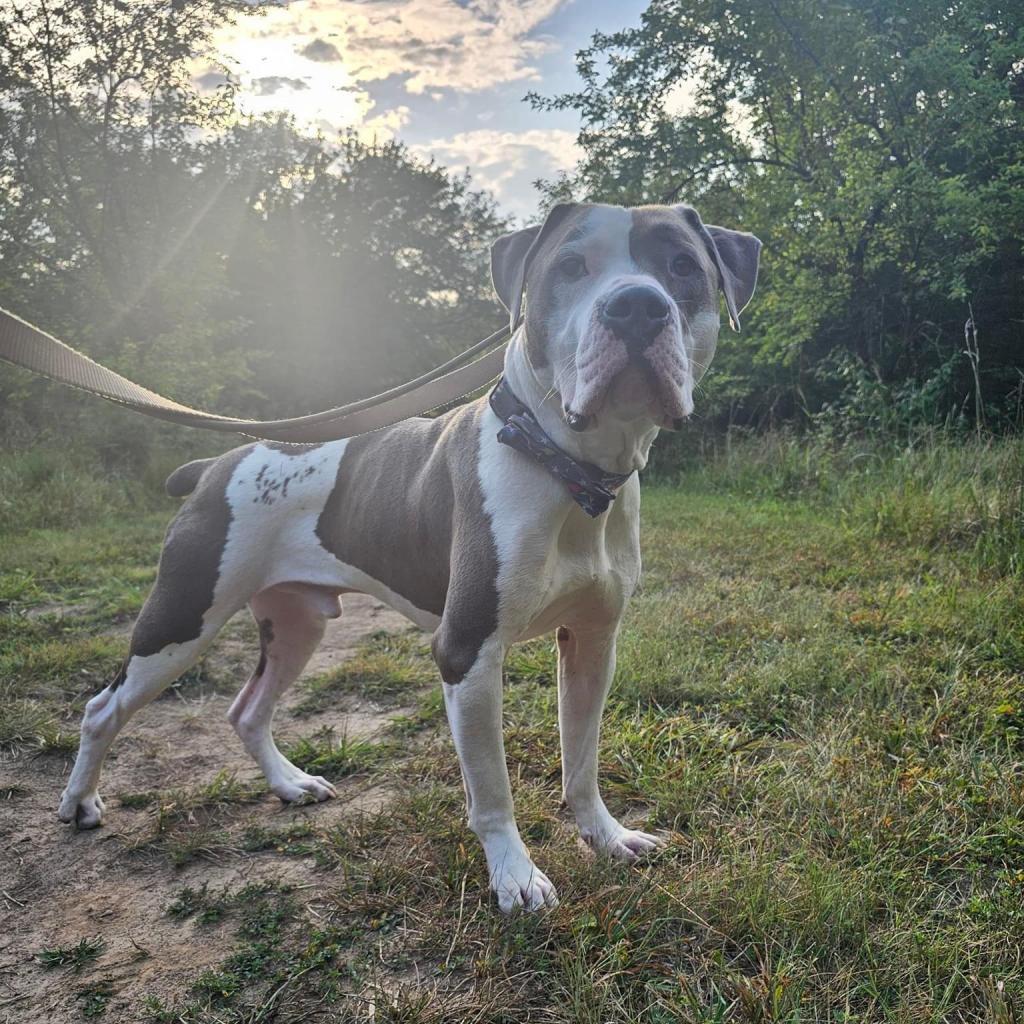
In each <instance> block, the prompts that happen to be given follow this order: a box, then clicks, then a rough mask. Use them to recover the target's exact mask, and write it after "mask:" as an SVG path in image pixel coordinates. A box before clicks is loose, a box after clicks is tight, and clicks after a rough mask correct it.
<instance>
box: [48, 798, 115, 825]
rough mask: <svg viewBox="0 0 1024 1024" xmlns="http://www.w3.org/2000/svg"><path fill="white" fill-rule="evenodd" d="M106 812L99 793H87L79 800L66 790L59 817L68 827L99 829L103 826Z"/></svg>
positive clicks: (59, 808)
mask: <svg viewBox="0 0 1024 1024" xmlns="http://www.w3.org/2000/svg"><path fill="white" fill-rule="evenodd" d="M105 810H106V807H105V806H104V804H103V801H102V800H101V799H100V795H99V793H97V792H95V791H94V792H92V793H87V794H86V795H85V796H84V797H82V798H81V799H79V798H77V797H75V796H74V795H72V794H71V793H69V792H68V791H67V790H66V789H65V790H64V792H63V793H62V794H61V798H60V806H59V807H58V808H57V817H58V818H59V819H60V820H61V821H63V822H64V823H65V824H66V825H70V824H72V823H74V825H75V826H76V827H77V828H80V829H85V828H97V827H98V826H100V825H102V824H103V812H104V811H105Z"/></svg>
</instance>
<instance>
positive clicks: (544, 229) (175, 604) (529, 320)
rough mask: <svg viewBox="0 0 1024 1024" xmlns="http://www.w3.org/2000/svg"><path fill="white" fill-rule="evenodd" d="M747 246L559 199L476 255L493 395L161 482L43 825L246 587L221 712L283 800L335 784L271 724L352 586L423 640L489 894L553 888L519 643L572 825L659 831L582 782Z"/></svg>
mask: <svg viewBox="0 0 1024 1024" xmlns="http://www.w3.org/2000/svg"><path fill="white" fill-rule="evenodd" d="M759 251H760V243H759V242H758V240H757V239H756V238H754V237H753V236H752V235H749V234H745V233H742V232H736V231H730V230H727V229H724V228H718V227H713V226H710V225H705V224H703V223H702V222H701V219H700V217H699V216H698V215H697V214H696V212H695V211H693V210H692V209H690V208H689V207H685V206H673V207H654V206H652V207H641V208H638V209H632V210H627V209H623V208H620V207H612V206H599V205H587V204H561V205H558V206H556V207H554V208H553V209H552V210H551V212H550V213H549V214H548V217H547V219H546V221H545V222H544V224H543V225H542V226H539V227H534V228H527V229H525V230H523V231H518V232H515V233H513V234H510V235H506V236H504V237H502V238H500V239H499V240H498V241H497V242H496V243H495V245H494V247H493V249H492V253H491V265H492V276H493V280H494V285H495V289H496V291H497V293H498V295H499V297H500V298H501V300H502V302H503V303H504V304H505V306H506V307H507V308H508V309H509V311H510V315H511V317H512V322H513V325H514V326H515V328H516V331H515V334H514V337H513V340H512V342H511V344H510V345H509V348H508V353H507V357H506V361H505V372H504V377H503V378H502V381H501V382H500V383H499V385H498V386H497V388H496V389H495V392H494V393H493V394H492V395H491V396H489V398H488V397H484V398H481V399H479V400H477V401H475V402H472V403H470V404H468V405H464V406H462V407H461V408H458V409H455V410H453V411H452V412H449V413H446V414H444V415H443V416H439V417H437V418H434V419H413V420H406V421H404V422H402V423H399V424H397V425H396V426H393V427H390V428H387V429H384V430H381V431H379V432H377V433H373V434H368V435H364V436H361V437H357V438H353V439H351V440H348V441H333V442H328V443H326V444H320V445H295V446H289V445H277V444H262V443H257V444H250V445H246V446H245V447H242V448H238V449H236V450H234V451H231V452H228V453H227V454H226V455H223V456H221V457H220V458H217V459H210V460H206V461H200V462H194V463H190V464H188V465H187V466H183V467H182V468H181V469H179V470H178V471H176V472H175V473H174V474H172V476H171V477H170V479H169V480H168V490H169V491H170V492H171V493H172V494H175V495H178V496H183V497H184V496H186V495H187V497H186V500H185V502H184V504H183V505H182V507H181V511H180V512H179V513H178V515H177V517H176V518H175V519H174V521H173V522H172V524H171V526H170V528H169V530H168V531H167V537H166V540H165V543H164V549H163V554H162V556H161V559H160V569H159V573H158V577H157V582H156V584H155V586H154V588H153V591H152V593H151V594H150V595H149V598H148V600H147V601H146V604H145V607H144V608H143V610H142V613H141V614H140V615H139V619H138V622H137V623H136V625H135V629H134V632H133V634H132V640H131V647H130V651H129V655H128V659H127V661H126V662H125V665H124V667H123V668H122V670H121V671H120V672H119V673H118V674H117V676H116V677H115V678H114V680H113V681H112V682H111V683H110V685H109V686H108V687H107V688H106V689H105V690H103V691H102V692H101V693H100V694H98V695H97V696H96V697H94V698H93V699H92V700H91V701H90V702H89V704H88V706H87V707H86V711H85V717H84V719H83V722H82V737H81V746H80V748H79V753H78V759H77V761H76V763H75V767H74V770H73V772H72V774H71V778H70V780H69V782H68V785H67V788H66V790H65V791H64V794H63V797H62V799H61V802H60V809H59V812H58V813H59V816H60V819H61V820H62V821H66V822H75V823H76V824H77V825H78V826H79V827H80V828H91V827H93V826H96V825H99V824H100V822H101V820H102V817H103V811H104V808H103V802H102V800H101V799H100V796H99V792H98V786H99V776H100V769H101V767H102V764H103V758H104V755H105V754H106V752H107V750H108V749H109V747H110V745H111V743H112V742H113V741H114V739H115V737H116V736H117V733H118V732H119V731H120V729H121V728H122V727H123V726H124V725H125V724H126V723H127V721H128V719H129V718H131V716H132V715H133V714H134V713H135V712H136V711H138V710H139V709H140V708H142V707H144V706H145V705H146V704H148V703H149V702H150V701H151V700H153V699H154V698H155V697H156V696H157V695H158V694H159V693H160V692H161V691H162V690H164V689H165V688H166V687H167V686H168V685H170V684H171V683H172V682H173V681H174V680H175V679H176V678H177V677H178V676H180V675H181V674H182V673H183V672H184V671H185V670H186V669H188V668H189V666H190V665H192V664H193V663H194V662H195V661H196V659H197V658H199V657H200V655H201V654H202V653H203V651H204V650H205V649H206V647H207V646H208V645H209V643H210V641H211V640H213V638H214V637H215V636H216V635H217V632H218V631H219V630H220V628H221V627H222V626H223V625H224V624H225V622H227V620H228V619H229V618H230V617H231V616H232V615H234V614H235V613H236V612H237V611H238V610H239V609H241V608H242V607H243V606H245V605H246V604H248V606H249V608H250V609H251V611H252V614H253V616H254V618H255V619H256V621H257V623H258V624H259V631H260V652H259V660H258V664H257V667H256V670H255V672H254V673H253V675H252V677H251V678H250V679H249V681H248V682H247V683H246V684H245V686H244V687H243V688H242V690H241V692H240V693H239V695H238V697H237V699H236V700H235V702H234V704H233V705H232V706H231V710H230V711H229V713H228V714H229V718H230V720H231V723H232V725H233V726H234V727H235V730H236V731H237V733H238V735H239V737H240V739H241V741H242V743H243V744H244V746H245V748H246V750H248V751H249V753H250V754H251V755H252V757H253V758H254V759H255V760H256V761H257V763H258V764H259V766H260V768H261V769H262V770H263V772H264V774H265V775H266V777H267V781H268V783H269V785H270V788H271V789H272V790H273V791H274V793H276V794H277V795H278V796H279V797H280V798H281V799H282V800H299V799H303V798H308V797H313V798H316V799H318V800H326V799H328V798H330V797H331V796H333V795H334V793H335V791H334V788H333V786H332V785H331V783H330V782H329V781H328V780H326V779H324V778H320V777H315V776H310V775H307V774H306V773H305V772H303V771H301V770H300V769H299V768H297V767H296V766H295V765H293V764H292V763H291V762H290V761H288V759H287V758H285V757H284V755H283V754H282V753H281V752H280V751H279V750H278V748H277V746H276V745H275V743H274V738H273V735H272V733H271V719H272V717H273V713H274V706H275V704H276V702H277V699H278V698H279V697H280V695H281V694H282V693H283V692H284V690H285V689H286V688H287V687H288V686H289V685H290V684H291V683H292V682H293V681H294V680H295V679H296V677H297V676H298V675H299V674H300V673H301V672H302V669H303V667H304V666H305V664H306V662H307V661H308V659H309V657H310V655H311V654H312V653H313V651H314V650H315V649H316V647H317V644H318V643H319V642H320V639H321V637H322V636H323V631H324V625H325V623H326V620H327V619H329V618H336V617H337V616H339V615H341V611H342V610H341V595H343V594H345V593H346V592H352V591H362V592H364V593H368V594H372V595H374V596H375V597H377V598H379V599H380V600H382V601H384V602H386V603H388V604H389V605H391V606H392V607H394V608H395V609H397V610H398V611H400V612H402V613H403V614H405V615H406V616H408V618H409V619H411V620H412V621H413V622H414V623H416V624H417V625H419V626H421V627H423V628H424V629H428V630H430V631H431V632H432V633H433V652H434V657H435V659H436V661H437V665H438V669H439V672H440V676H441V679H442V685H443V687H444V696H445V703H446V706H447V710H448V717H449V721H450V723H451V728H452V733H453V735H454V738H455V745H456V748H457V750H458V755H459V760H460V763H461V766H462V773H463V779H464V782H465V789H466V799H467V804H468V814H469V824H470V827H471V828H472V830H473V831H474V832H475V833H476V835H477V836H478V837H479V839H480V841H481V843H482V844H483V847H484V851H485V853H486V857H487V864H488V869H489V871H490V882H491V887H492V889H493V890H494V891H495V892H496V893H497V897H498V903H499V905H500V907H501V909H502V910H505V911H510V910H512V909H513V908H515V907H526V908H528V909H531V910H532V909H538V908H541V907H543V906H549V905H552V904H553V903H554V902H555V899H556V897H555V890H554V887H553V886H552V885H551V883H550V882H549V881H548V879H547V878H546V877H545V875H544V873H543V872H542V871H541V870H540V869H539V868H538V867H536V866H535V865H534V863H533V861H532V860H531V859H530V855H529V853H528V852H527V849H526V847H525V846H524V845H523V842H522V839H521V838H520V836H519V831H518V829H517V827H516V820H515V814H514V810H513V804H512V792H511V788H510V786H509V778H508V772H507V769H506V765H505V753H504V748H503V742H502V731H501V696H502V691H501V673H502V663H503V660H504V657H505V653H506V651H507V650H508V648H509V645H510V644H512V643H515V642H516V641H519V640H525V639H529V638H530V637H535V636H538V635H540V634H543V633H551V632H554V633H555V635H556V639H557V647H558V699H559V724H560V728H561V749H562V779H563V791H564V796H565V800H566V802H567V803H568V805H569V807H570V808H571V809H572V811H573V813H574V814H575V817H576V820H577V823H578V825H579V829H580V833H581V835H582V836H583V837H584V838H585V839H586V841H587V842H588V843H589V844H590V845H591V846H592V847H594V848H595V849H596V850H598V851H600V852H603V853H607V854H609V855H611V856H613V857H619V858H623V859H633V858H635V857H637V856H639V855H641V854H643V853H644V852H645V851H647V850H650V849H652V848H653V847H654V846H656V845H657V843H658V839H657V838H656V837H655V836H651V835H647V834H646V833H643V832H637V831H634V830H631V829H628V828H625V827H624V826H623V825H621V824H620V823H619V822H618V821H616V819H615V818H614V817H613V816H612V815H611V814H610V813H609V811H608V809H607V808H606V807H605V805H604V802H603V800H602V799H601V795H600V792H599V789H598V779H597V747H598V732H599V728H600V718H601V710H602V707H603V704H604V700H605V695H606V694H607V691H608V688H609V686H610V684H611V681H612V675H613V673H614V667H615V641H616V635H617V632H618V628H619V622H620V620H621V618H622V614H623V610H624V608H625V605H626V602H627V601H628V600H629V597H630V595H631V594H632V592H633V588H634V587H635V585H636V582H637V578H638V576H639V573H640V544H639V505H640V488H639V483H638V480H637V475H636V471H637V470H640V469H642V468H643V466H644V465H645V464H646V462H647V456H648V452H649V449H650V446H651V444H652V442H653V441H654V439H655V437H656V435H657V434H658V431H659V430H661V429H663V428H669V429H671V428H672V427H673V426H678V424H679V423H680V421H681V420H682V419H683V418H684V417H686V416H688V415H689V414H690V412H691V411H692V408H693V389H694V384H695V383H696V381H697V380H698V379H699V378H700V376H701V375H702V374H703V372H704V371H705V370H706V369H707V366H708V363H709V362H710V360H711V357H712V355H713V354H714V349H715V342H716V339H717V336H718V327H719V295H720V294H721V295H722V296H723V297H724V300H725V306H726V309H727V311H728V314H729V318H730V320H731V322H732V324H733V326H734V327H736V328H738V326H739V313H740V311H741V310H742V308H743V307H744V306H745V305H746V303H747V302H748V300H749V299H750V296H751V294H752V293H753V290H754V283H755V280H756V276H757V264H758V255H759ZM524 300H525V311H524V309H523V303H524Z"/></svg>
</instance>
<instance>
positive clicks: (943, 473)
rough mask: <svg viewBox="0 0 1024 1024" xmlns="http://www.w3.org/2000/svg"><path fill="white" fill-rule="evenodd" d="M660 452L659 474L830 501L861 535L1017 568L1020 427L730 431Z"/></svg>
mask: <svg viewBox="0 0 1024 1024" xmlns="http://www.w3.org/2000/svg"><path fill="white" fill-rule="evenodd" d="M666 455H668V453H665V454H662V455H661V456H660V457H659V459H658V460H657V461H656V463H655V464H654V466H653V473H652V475H653V476H654V478H655V479H657V480H658V481H659V482H662V483H673V484H678V485H679V486H680V487H683V488H684V489H685V488H690V489H693V488H699V489H702V490H708V491H713V492H721V493H731V494H734V495H738V496H751V497H753V496H758V497H762V498H763V497H765V496H772V497H776V498H779V499H780V500H783V501H787V500H793V501H796V500H799V501H804V502H810V503H812V504H814V505H816V506H818V507H825V508H831V509H834V511H835V515H836V520H837V523H838V524H840V525H842V526H844V527H846V528H849V529H852V530H855V531H858V532H861V533H863V534H864V535H865V536H866V537H878V538H889V539H894V540H900V541H902V542H906V543H910V544H918V545H922V546H925V547H939V546H952V547H956V548H958V549H960V550H962V551H963V552H965V553H966V554H968V555H969V556H970V557H971V558H972V559H973V560H974V563H975V565H976V566H977V567H978V568H979V569H983V570H986V571H992V572H996V573H999V574H1019V573H1021V572H1022V571H1024V438H1021V437H999V438H996V437H988V438H980V439H979V438H968V439H954V438H952V437H950V436H949V435H948V434H945V433H943V432H934V433H928V434H925V435H922V436H920V437H919V438H918V439H916V440H915V441H914V442H913V443H909V444H898V443H896V442H894V441H893V440H890V439H878V438H869V439H861V440H846V441H836V440H835V439H833V438H829V437H826V436H822V435H814V434H809V435H804V436H797V435H794V434H792V433H786V432H774V433H767V434H749V433H737V432H732V433H730V434H728V435H725V436H724V437H721V438H718V439H715V440H713V441H711V442H707V441H705V443H704V444H703V445H702V447H701V451H700V453H699V455H697V454H696V453H693V452H687V453H685V454H682V453H680V451H679V448H678V446H677V447H676V449H675V451H674V452H673V453H672V455H673V456H674V458H672V459H671V461H670V459H669V458H667V457H666ZM673 462H675V467H674V466H673V465H672V463H673ZM678 466H681V467H682V468H676V467H678Z"/></svg>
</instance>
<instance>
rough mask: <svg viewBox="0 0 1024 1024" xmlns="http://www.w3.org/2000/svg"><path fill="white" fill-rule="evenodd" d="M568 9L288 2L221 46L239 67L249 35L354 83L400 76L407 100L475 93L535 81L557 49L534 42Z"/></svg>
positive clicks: (555, 2)
mask: <svg viewBox="0 0 1024 1024" xmlns="http://www.w3.org/2000/svg"><path fill="white" fill-rule="evenodd" d="M568 2H569V0H469V2H468V3H464V2H460V0H378V2H375V3H365V2H363V0H294V2H293V3H290V4H287V5H282V6H280V7H272V8H268V9H266V11H265V13H264V15H263V16H262V17H261V18H260V19H259V20H258V21H257V20H256V19H241V20H240V21H239V22H238V23H237V24H236V25H234V26H232V27H231V28H229V29H225V30H224V31H223V32H222V33H221V35H220V37H219V39H218V44H219V45H220V46H221V47H222V48H223V49H224V50H225V51H226V52H228V53H231V54H232V55H234V56H235V57H236V59H238V60H240V62H241V63H242V64H243V65H244V64H245V63H246V55H247V52H248V51H250V50H252V49H253V43H254V37H255V36H258V37H261V38H262V39H263V40H268V39H273V40H275V41H281V40H287V41H288V44H289V47H290V49H291V50H292V53H294V54H297V55H298V56H299V57H300V58H302V59H303V60H304V61H307V62H308V64H309V65H313V64H320V65H321V66H323V65H325V64H326V65H327V66H328V67H332V66H333V67H334V68H335V69H336V70H338V71H340V72H342V73H344V74H346V75H347V76H348V77H349V78H350V79H353V80H355V81H358V82H373V81H379V80H381V79H384V78H388V77H390V76H391V75H404V76H406V81H405V88H406V89H407V90H408V91H409V92H410V93H413V94H420V93H424V92H429V91H432V90H437V89H442V88H444V89H454V90H456V91H474V90H478V89H486V88H489V87H491V86H495V85H500V84H502V83H504V82H514V81H520V80H527V79H536V78H537V77H538V69H537V66H536V61H537V60H538V59H539V58H540V57H541V56H543V55H544V54H545V53H548V52H549V51H551V50H553V49H556V48H557V44H556V43H555V42H554V41H553V40H551V39H549V38H543V37H536V36H534V35H533V33H534V32H535V31H536V30H537V28H538V26H540V25H541V24H542V23H543V22H544V21H545V20H546V19H547V18H549V17H551V15H552V14H554V13H555V12H556V11H557V10H558V9H559V8H560V7H562V6H564V5H565V4H566V3H568ZM279 59H281V60H286V58H285V57H284V55H283V54H280V55H279ZM287 63H288V64H289V65H291V63H292V62H291V61H290V60H289V61H287ZM272 73H274V74H281V73H282V72H281V71H279V70H278V69H276V68H275V69H273V71H272ZM288 73H289V74H290V73H291V72H290V71H289V72H288Z"/></svg>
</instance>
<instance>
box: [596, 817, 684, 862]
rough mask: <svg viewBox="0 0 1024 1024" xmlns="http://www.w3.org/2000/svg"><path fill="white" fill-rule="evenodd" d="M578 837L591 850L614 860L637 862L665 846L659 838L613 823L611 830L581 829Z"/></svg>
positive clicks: (663, 841) (607, 828)
mask: <svg viewBox="0 0 1024 1024" xmlns="http://www.w3.org/2000/svg"><path fill="white" fill-rule="evenodd" d="M580 835H581V836H582V838H583V841H584V842H585V843H586V844H587V846H589V847H590V848H591V849H592V850H594V851H595V852H597V853H600V854H602V855H603V856H606V857H613V858H614V859H615V860H624V861H635V860H639V859H640V858H641V857H643V856H645V855H646V854H648V853H650V852H651V851H652V850H656V849H658V848H659V847H661V846H664V845H665V840H664V839H662V838H661V836H652V835H651V834H650V833H649V832H638V831H636V830H635V829H631V828H626V827H625V826H623V825H620V824H619V823H618V822H614V823H613V827H611V828H609V827H605V828H600V829H593V830H589V829H586V830H585V829H581V830H580Z"/></svg>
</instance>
